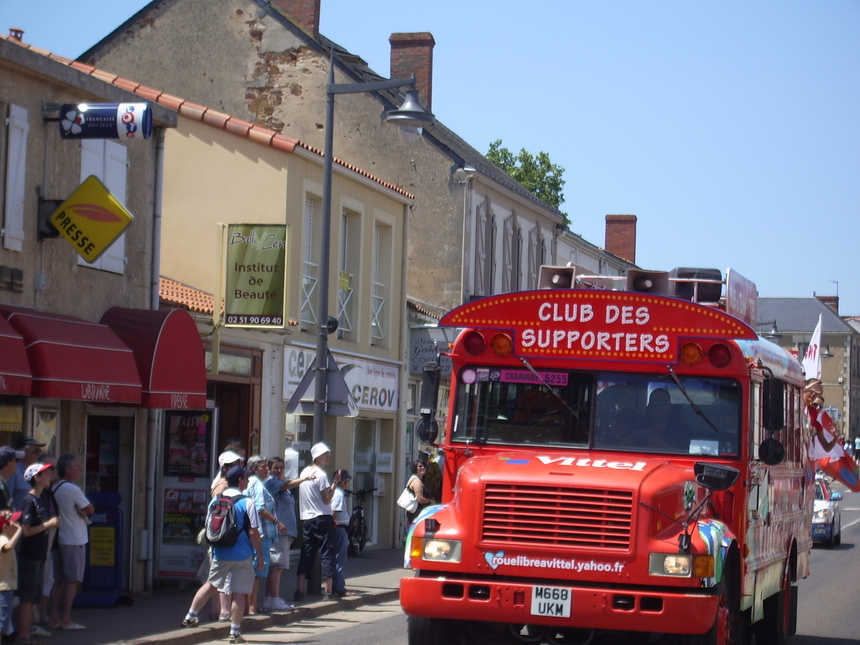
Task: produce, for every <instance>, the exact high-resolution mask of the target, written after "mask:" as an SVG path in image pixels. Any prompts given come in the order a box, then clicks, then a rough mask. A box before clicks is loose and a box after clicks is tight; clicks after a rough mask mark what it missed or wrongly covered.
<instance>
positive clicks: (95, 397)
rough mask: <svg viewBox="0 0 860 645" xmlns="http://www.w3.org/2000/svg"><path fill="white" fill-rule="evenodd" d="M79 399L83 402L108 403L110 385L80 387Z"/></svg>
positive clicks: (89, 384)
mask: <svg viewBox="0 0 860 645" xmlns="http://www.w3.org/2000/svg"><path fill="white" fill-rule="evenodd" d="M81 398H82V399H84V400H85V401H110V385H93V384H92V383H86V384H85V385H81Z"/></svg>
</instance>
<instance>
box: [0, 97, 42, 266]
mask: <svg viewBox="0 0 860 645" xmlns="http://www.w3.org/2000/svg"><path fill="white" fill-rule="evenodd" d="M6 124H7V125H6V191H5V193H6V198H5V204H4V209H5V213H4V218H3V248H5V249H8V250H10V251H23V250H24V197H25V193H26V185H25V183H24V182H25V179H26V172H25V171H26V168H27V135H28V133H29V131H30V125H29V121H28V120H27V110H25V109H24V108H22V107H19V106H17V105H11V104H10V105H9V118H8V119H7V121H6ZM34 201H35V198H34Z"/></svg>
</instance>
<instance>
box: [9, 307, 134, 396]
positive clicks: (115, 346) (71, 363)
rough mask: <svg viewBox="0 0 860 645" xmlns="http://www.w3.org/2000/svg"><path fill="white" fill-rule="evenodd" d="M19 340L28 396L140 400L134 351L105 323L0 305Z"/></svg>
mask: <svg viewBox="0 0 860 645" xmlns="http://www.w3.org/2000/svg"><path fill="white" fill-rule="evenodd" d="M0 315H2V316H3V317H4V318H5V319H6V321H7V322H8V323H9V324H10V325H11V326H12V327H13V328H14V330H15V331H16V332H18V334H20V335H21V338H23V339H24V347H25V349H26V352H27V359H28V361H29V364H30V372H31V374H32V378H33V386H32V390H31V392H30V395H31V396H34V397H40V398H46V399H68V400H73V401H93V402H98V403H140V378H139V377H138V375H137V368H136V366H135V363H134V354H132V351H131V350H130V349H129V348H128V347H127V346H126V345H125V344H124V343H123V342H122V340H120V338H119V337H118V336H117V335H116V334H115V333H114V332H113V331H111V329H110V327H108V326H107V325H99V324H96V323H92V322H87V321H86V320H81V319H79V318H72V317H71V316H61V315H59V314H51V313H46V312H43V311H36V310H34V309H23V308H19V307H7V306H5V305H0Z"/></svg>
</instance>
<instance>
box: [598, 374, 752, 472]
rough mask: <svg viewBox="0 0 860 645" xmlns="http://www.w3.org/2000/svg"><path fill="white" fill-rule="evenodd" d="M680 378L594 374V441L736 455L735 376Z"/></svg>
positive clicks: (611, 445) (608, 446) (738, 408)
mask: <svg viewBox="0 0 860 645" xmlns="http://www.w3.org/2000/svg"><path fill="white" fill-rule="evenodd" d="M679 380H680V382H681V385H682V386H683V389H682V388H681V387H678V385H677V384H676V383H675V382H674V381H673V380H672V379H671V378H669V377H668V376H664V375H659V376H658V375H648V374H600V375H598V377H597V392H598V394H597V405H596V416H595V438H594V447H595V448H606V449H614V450H631V451H637V452H663V453H674V454H691V455H721V456H733V457H734V456H737V455H738V445H739V444H738V438H739V435H740V411H741V405H740V385H739V384H738V382H737V381H734V380H732V379H724V378H722V379H721V378H705V377H692V376H686V377H685V376H680V377H679ZM691 401H692V403H691ZM694 404H695V405H694Z"/></svg>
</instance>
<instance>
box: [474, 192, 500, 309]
mask: <svg viewBox="0 0 860 645" xmlns="http://www.w3.org/2000/svg"><path fill="white" fill-rule="evenodd" d="M477 213H478V217H477V221H476V222H475V224H476V230H475V284H474V289H473V291H472V294H473V295H475V296H489V295H492V293H493V280H494V278H495V269H496V258H495V247H496V219H495V216H494V215H493V214H492V213H491V212H490V210H489V208H488V207H487V203H486V202H485V203H484V204H481V205H480V206H479V207H478V211H477Z"/></svg>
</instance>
